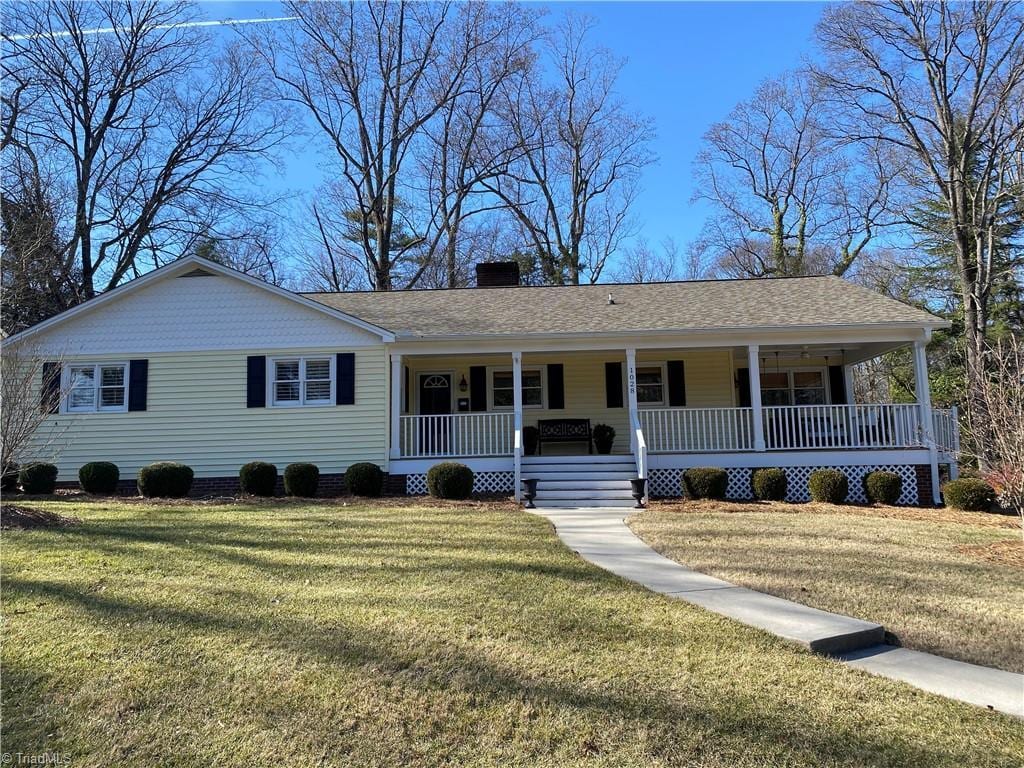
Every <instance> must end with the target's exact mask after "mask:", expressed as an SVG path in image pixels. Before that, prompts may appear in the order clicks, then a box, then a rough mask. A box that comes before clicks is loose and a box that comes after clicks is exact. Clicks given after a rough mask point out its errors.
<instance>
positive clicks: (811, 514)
mask: <svg viewBox="0 0 1024 768" xmlns="http://www.w3.org/2000/svg"><path fill="white" fill-rule="evenodd" d="M872 511H873V510H872V509H871V508H866V507H860V508H857V507H838V506H832V505H827V504H815V505H810V504H808V505H790V504H772V505H763V504H762V505H757V504H730V503H715V502H705V503H702V504H690V505H674V506H673V505H666V506H663V507H661V508H658V507H657V506H656V507H655V508H654V509H650V510H647V511H645V512H643V513H642V514H639V515H636V516H634V517H632V518H631V519H630V525H631V527H632V528H633V530H634V531H635V532H636V533H637V535H639V536H640V537H641V538H643V539H644V540H645V541H646V542H647V543H648V544H650V545H651V546H652V547H654V548H655V549H657V550H658V551H659V552H661V553H662V554H664V555H665V556H666V557H670V558H672V559H673V560H676V561H678V562H681V563H684V564H686V565H688V566H689V567H691V568H694V569H695V570H698V571H702V572H704V573H709V574H712V575H714V576H718V577H720V578H723V579H726V580H728V581H731V582H733V583H736V584H740V585H742V586H745V587H750V588H751V589H757V590H760V591H762V592H768V593H770V594H773V595H778V596H779V597H785V598H788V599H790V600H795V601H797V602H800V603H804V604H806V605H811V606H814V607H815V608H821V609H823V610H826V611H834V612H837V613H843V614H848V615H851V616H856V617H858V618H861V619H867V620H869V621H874V622H877V623H879V624H881V625H883V626H884V627H885V628H886V629H887V630H888V631H890V632H892V633H894V634H895V635H896V637H897V638H898V639H899V642H900V644H902V645H905V646H907V647H910V648H916V649H919V650H923V651H929V652H933V653H938V654H941V655H943V656H948V657H950V658H955V659H961V660H963V661H969V662H973V663H976V664H984V665H987V666H995V667H999V668H1002V669H1008V670H1011V671H1014V672H1022V671H1024V608H1022V606H1024V570H1022V569H1021V567H1020V565H1019V564H1017V565H1014V564H1010V563H999V562H986V561H985V560H983V559H981V558H980V557H978V556H977V555H976V554H971V553H970V552H968V551H965V550H969V549H985V548H986V545H989V547H991V545H994V544H996V545H998V544H1001V543H1007V544H1012V543H1018V544H1019V542H1020V538H1021V533H1020V528H1019V527H1017V529H1016V530H1014V529H1013V528H1012V527H1006V528H1000V527H994V524H997V523H999V522H1003V521H1005V522H1006V523H1007V524H1008V525H1010V526H1012V525H1013V520H1014V519H1013V518H997V517H996V516H993V515H983V514H977V513H947V512H939V511H937V512H933V513H932V514H931V516H930V515H929V514H928V513H927V511H924V510H907V511H906V512H903V511H901V510H900V509H899V508H893V507H888V508H883V509H879V510H877V513H878V514H880V515H881V514H885V515H891V516H890V517H885V518H883V517H873V516H871V515H872ZM901 515H905V516H906V517H912V518H916V519H900V516H901ZM930 517H931V519H929V518H930Z"/></svg>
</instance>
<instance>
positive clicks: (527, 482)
mask: <svg viewBox="0 0 1024 768" xmlns="http://www.w3.org/2000/svg"><path fill="white" fill-rule="evenodd" d="M523 498H524V499H526V508H527V509H536V507H535V506H533V500H534V499H535V498H537V479H536V478H534V477H530V478H526V479H524V480H523Z"/></svg>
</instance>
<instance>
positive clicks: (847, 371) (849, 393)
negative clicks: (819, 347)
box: [843, 363, 856, 405]
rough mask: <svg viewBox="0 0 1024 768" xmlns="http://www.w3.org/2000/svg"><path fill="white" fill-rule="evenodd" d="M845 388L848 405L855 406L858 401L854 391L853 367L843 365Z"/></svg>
mask: <svg viewBox="0 0 1024 768" xmlns="http://www.w3.org/2000/svg"><path fill="white" fill-rule="evenodd" d="M843 387H844V388H845V389H846V404H847V405H853V404H854V402H855V401H856V397H854V391H853V366H852V365H847V364H846V363H843Z"/></svg>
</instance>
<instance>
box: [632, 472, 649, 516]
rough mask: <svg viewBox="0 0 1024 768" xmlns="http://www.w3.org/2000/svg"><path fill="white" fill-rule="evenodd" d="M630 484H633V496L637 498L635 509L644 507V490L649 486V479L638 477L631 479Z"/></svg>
mask: <svg viewBox="0 0 1024 768" xmlns="http://www.w3.org/2000/svg"><path fill="white" fill-rule="evenodd" d="M629 484H630V485H631V486H633V498H634V499H635V500H636V507H634V509H643V508H644V491H645V490H646V487H647V480H645V479H643V478H639V477H638V478H636V479H635V480H630V481H629Z"/></svg>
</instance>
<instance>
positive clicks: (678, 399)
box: [666, 360, 686, 408]
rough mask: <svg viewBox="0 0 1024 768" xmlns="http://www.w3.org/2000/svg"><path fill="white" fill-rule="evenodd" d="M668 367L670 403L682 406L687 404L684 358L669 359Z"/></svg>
mask: <svg viewBox="0 0 1024 768" xmlns="http://www.w3.org/2000/svg"><path fill="white" fill-rule="evenodd" d="M666 368H667V369H668V404H669V405H670V406H673V407H679V408H682V407H683V406H685V405H686V372H685V369H684V366H683V361H682V360H669V361H668V363H667V364H666Z"/></svg>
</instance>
